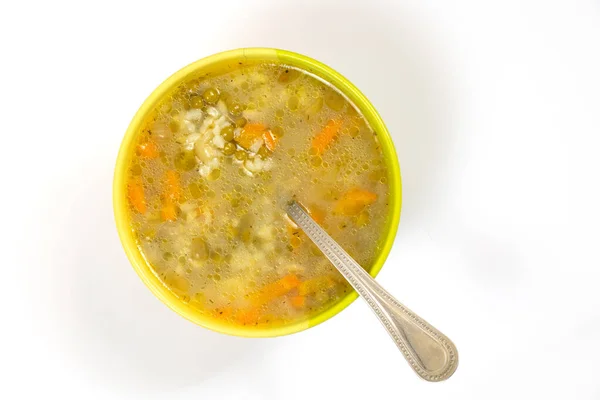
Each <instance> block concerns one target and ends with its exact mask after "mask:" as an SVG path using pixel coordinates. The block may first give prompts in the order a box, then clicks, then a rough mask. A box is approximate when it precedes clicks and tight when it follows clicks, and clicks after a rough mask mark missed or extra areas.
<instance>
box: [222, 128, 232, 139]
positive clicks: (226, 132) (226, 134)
mask: <svg viewBox="0 0 600 400" xmlns="http://www.w3.org/2000/svg"><path fill="white" fill-rule="evenodd" d="M221 136H223V139H225V140H227V141H228V142H231V141H232V140H233V126H231V125H227V126H226V127H224V128H223V129H221Z"/></svg>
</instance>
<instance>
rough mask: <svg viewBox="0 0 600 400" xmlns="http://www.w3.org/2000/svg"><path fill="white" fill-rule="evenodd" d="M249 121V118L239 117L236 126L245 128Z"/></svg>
mask: <svg viewBox="0 0 600 400" xmlns="http://www.w3.org/2000/svg"><path fill="white" fill-rule="evenodd" d="M247 123H248V120H247V119H246V118H244V117H241V118H238V119H236V120H235V126H237V127H238V128H243V127H244V126H246V124H247Z"/></svg>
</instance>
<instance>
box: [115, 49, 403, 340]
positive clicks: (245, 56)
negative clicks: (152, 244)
mask: <svg viewBox="0 0 600 400" xmlns="http://www.w3.org/2000/svg"><path fill="white" fill-rule="evenodd" d="M261 61H262V62H276V63H283V64H286V65H290V66H295V67H298V68H301V69H303V70H305V71H308V72H310V73H312V74H313V75H315V76H317V77H318V78H320V79H322V80H323V81H325V82H328V83H329V84H331V85H333V86H335V87H336V88H337V89H339V90H340V91H341V92H342V93H344V95H346V97H348V98H349V99H350V100H351V101H352V102H353V103H354V104H355V105H356V106H357V107H358V108H359V109H360V111H361V113H362V115H364V117H365V118H366V119H367V121H368V122H369V124H370V125H371V127H372V128H373V129H374V130H375V132H377V135H378V137H379V140H380V142H381V146H382V149H383V154H384V157H385V160H386V165H387V168H388V179H389V186H390V216H389V218H388V221H387V225H386V227H385V237H384V238H383V242H382V247H381V252H380V253H379V255H378V256H377V258H376V260H375V262H374V264H373V266H372V268H371V271H370V273H371V275H372V276H376V275H377V273H378V272H379V271H380V270H381V267H382V266H383V263H384V262H385V259H386V258H387V256H388V254H389V252H390V249H391V247H392V244H393V242H394V238H395V236H396V230H397V229H398V222H399V220H400V206H401V202H402V193H401V180H400V167H399V165H398V158H397V156H396V150H395V149H394V144H393V143H392V139H391V137H390V134H389V132H388V130H387V128H386V127H385V124H384V123H383V121H382V119H381V117H380V116H379V114H378V113H377V111H376V110H375V108H374V107H373V105H372V104H371V103H370V102H369V100H367V98H366V97H365V96H364V95H363V94H362V93H361V92H360V91H359V90H358V89H357V88H356V87H355V86H354V85H353V84H352V83H350V82H349V81H348V80H347V79H346V78H344V77H343V76H342V75H340V74H339V73H338V72H336V71H334V70H333V69H331V68H329V67H328V66H326V65H324V64H322V63H320V62H318V61H316V60H313V59H312V58H309V57H306V56H303V55H301V54H297V53H292V52H290V51H284V50H277V49H268V48H249V49H237V50H230V51H226V52H223V53H219V54H215V55H212V56H210V57H206V58H203V59H201V60H198V61H196V62H194V63H192V64H190V65H188V66H187V67H185V68H183V69H181V70H179V71H177V72H176V73H175V74H173V75H172V76H171V77H170V78H168V79H167V80H166V81H164V82H163V83H162V84H161V85H160V86H158V88H156V90H154V92H153V93H152V94H151V95H150V96H149V97H148V98H147V99H146V101H145V102H144V104H142V106H141V107H140V109H139V110H138V112H137V113H136V114H135V116H134V117H133V120H132V121H131V123H130V124H129V127H128V128H127V132H126V133H125V137H124V139H123V142H122V144H121V149H120V150H119V155H118V157H117V165H116V168H115V177H114V183H113V206H114V212H115V220H116V223H117V230H118V232H119V237H120V238H121V243H122V245H123V248H124V249H125V253H127V257H128V258H129V261H130V262H131V264H132V265H133V268H134V269H135V271H136V272H137V274H138V275H139V277H140V278H141V279H142V281H144V283H145V284H146V286H148V288H149V289H150V290H151V291H152V293H154V294H155V295H156V297H158V298H159V299H160V300H161V301H162V302H163V303H165V304H166V305H167V306H169V307H170V308H171V309H173V310H174V311H175V312H177V313H178V314H180V315H181V316H183V317H185V318H187V319H189V320H190V321H192V322H194V323H196V324H198V325H200V326H203V327H205V328H208V329H212V330H214V331H217V332H221V333H226V334H229V335H235V336H245V337H274V336H281V335H288V334H291V333H295V332H300V331H302V330H304V329H307V328H310V327H312V326H315V325H318V324H320V323H321V322H323V321H325V320H327V319H329V318H331V317H333V316H334V315H336V314H337V313H339V312H340V311H342V310H343V309H344V308H346V307H347V306H348V305H349V304H350V303H352V302H353V301H354V300H355V299H356V297H357V296H358V294H357V293H356V292H355V291H352V292H350V293H349V294H348V295H346V296H345V297H344V298H342V299H341V300H340V301H338V302H337V303H335V304H334V305H332V306H331V307H330V308H329V309H327V310H325V311H323V312H321V313H320V314H317V315H315V316H313V317H312V318H310V319H308V320H306V321H300V322H297V323H294V324H290V325H284V326H276V327H273V328H258V329H257V328H253V327H252V328H251V327H244V326H234V325H228V324H225V323H223V322H220V321H218V320H215V319H212V318H210V317H207V316H206V315H203V314H201V313H200V312H198V311H197V310H196V309H194V308H192V307H191V306H190V305H188V304H186V303H184V302H182V301H181V300H180V299H179V298H177V296H175V295H174V294H173V293H172V292H171V291H170V290H168V289H167V288H166V287H165V286H164V285H163V284H162V283H161V281H160V280H159V279H158V278H157V276H156V275H155V274H154V272H153V270H152V268H151V267H150V265H149V264H148V263H147V261H146V260H145V259H144V256H143V255H142V253H141V252H140V251H139V249H138V247H137V245H136V241H135V238H134V236H133V232H132V230H131V228H130V225H129V216H128V207H129V205H128V200H127V194H126V192H127V191H126V186H127V183H126V173H127V167H128V165H129V162H130V160H131V156H132V154H133V150H134V149H133V146H134V144H135V137H136V135H137V133H138V132H139V129H140V127H141V125H142V123H143V122H144V120H145V119H146V117H147V116H148V115H149V114H150V113H151V112H152V110H153V109H154V107H155V106H156V104H157V103H158V102H159V101H160V100H161V99H162V98H163V97H164V96H165V95H168V94H169V93H171V91H172V90H174V89H175V88H176V87H177V86H178V85H179V84H181V83H182V82H185V81H186V80H187V79H189V78H190V76H192V75H193V76H198V75H199V74H200V75H203V74H210V73H215V72H218V71H223V70H227V69H233V68H235V67H236V66H237V64H238V63H239V62H243V63H252V62H261Z"/></svg>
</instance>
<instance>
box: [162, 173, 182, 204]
mask: <svg viewBox="0 0 600 400" xmlns="http://www.w3.org/2000/svg"><path fill="white" fill-rule="evenodd" d="M165 182H166V184H165V197H166V198H170V199H172V200H173V201H177V200H179V197H180V196H181V187H180V186H179V174H178V173H177V171H173V170H170V171H167V174H166V180H165Z"/></svg>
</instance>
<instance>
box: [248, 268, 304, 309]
mask: <svg viewBox="0 0 600 400" xmlns="http://www.w3.org/2000/svg"><path fill="white" fill-rule="evenodd" d="M298 285H300V279H298V277H297V276H296V275H294V274H290V275H286V276H284V277H283V278H281V279H279V280H277V281H275V282H273V283H270V284H268V285H266V286H265V287H264V288H262V290H260V291H259V292H258V293H256V294H255V295H254V296H253V297H252V301H253V303H254V304H257V305H262V304H266V303H269V302H271V301H272V300H275V299H276V298H278V297H281V296H283V295H284V294H286V293H288V292H289V291H291V290H292V289H294V288H297V287H298Z"/></svg>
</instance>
